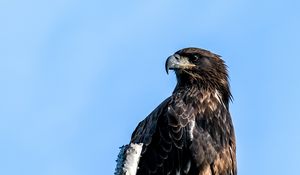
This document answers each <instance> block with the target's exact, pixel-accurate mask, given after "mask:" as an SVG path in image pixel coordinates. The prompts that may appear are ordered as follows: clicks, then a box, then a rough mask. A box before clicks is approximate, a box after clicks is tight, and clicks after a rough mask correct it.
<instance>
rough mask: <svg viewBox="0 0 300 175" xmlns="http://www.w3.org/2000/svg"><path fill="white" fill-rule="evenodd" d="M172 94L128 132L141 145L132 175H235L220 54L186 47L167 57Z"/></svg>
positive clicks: (227, 90)
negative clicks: (172, 79)
mask: <svg viewBox="0 0 300 175" xmlns="http://www.w3.org/2000/svg"><path fill="white" fill-rule="evenodd" d="M165 69H166V72H167V74H168V73H169V71H174V72H175V75H176V79H177V84H176V86H175V89H174V91H173V92H172V95H171V96H170V97H168V98H167V99H165V100H164V101H163V102H162V103H161V104H160V105H159V106H158V107H157V108H155V109H154V110H153V111H152V112H151V113H150V114H149V115H148V116H147V117H146V118H145V119H144V120H142V121H141V122H140V123H139V124H138V125H137V127H136V129H135V130H134V132H133V133H132V136H131V140H130V143H132V144H142V145H143V146H142V150H141V155H140V159H139V162H138V169H137V172H136V174H137V175H236V174H237V162H236V139H235V132H234V127H233V122H232V118H231V115H230V112H229V103H230V102H231V101H232V94H231V91H230V84H229V77H228V71H227V66H226V64H225V62H224V61H223V60H222V59H221V56H220V55H217V54H215V53H212V52H210V51H208V50H205V49H200V48H195V47H188V48H183V49H181V50H179V51H177V52H175V53H174V54H173V55H171V56H169V57H168V58H167V60H166V63H165Z"/></svg>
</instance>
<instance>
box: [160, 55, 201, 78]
mask: <svg viewBox="0 0 300 175" xmlns="http://www.w3.org/2000/svg"><path fill="white" fill-rule="evenodd" d="M195 66H196V65H195V64H192V63H190V62H189V60H188V58H187V57H182V56H180V55H178V54H174V55H171V56H169V57H168V59H167V60H166V65H165V68H166V72H167V74H169V70H176V69H190V68H192V67H195Z"/></svg>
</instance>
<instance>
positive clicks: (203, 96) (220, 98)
mask: <svg viewBox="0 0 300 175" xmlns="http://www.w3.org/2000/svg"><path fill="white" fill-rule="evenodd" d="M223 92H224V91H222V89H221V90H220V89H218V88H214V87H212V86H210V87H207V86H201V84H190V85H189V84H184V85H183V84H177V86H176V87H175V89H174V91H173V94H177V95H182V96H184V97H187V99H189V98H194V99H198V100H199V101H201V103H203V102H204V103H205V101H208V102H211V101H214V102H216V103H219V104H222V106H225V107H226V108H227V109H228V105H229V99H230V97H229V96H228V95H227V94H224V93H223Z"/></svg>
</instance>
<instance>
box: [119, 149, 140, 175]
mask: <svg viewBox="0 0 300 175" xmlns="http://www.w3.org/2000/svg"><path fill="white" fill-rule="evenodd" d="M142 148H143V144H142V143H139V144H136V143H131V144H130V145H124V146H122V147H121V148H120V149H121V150H120V153H119V155H118V159H117V166H116V169H115V175H136V172H137V169H138V165H139V160H140V157H141V152H142Z"/></svg>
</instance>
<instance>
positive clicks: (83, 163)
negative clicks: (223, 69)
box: [0, 0, 300, 175]
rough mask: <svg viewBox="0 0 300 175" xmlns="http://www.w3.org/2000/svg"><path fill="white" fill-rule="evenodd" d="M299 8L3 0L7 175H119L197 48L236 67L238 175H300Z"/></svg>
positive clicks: (256, 2) (1, 130)
mask: <svg viewBox="0 0 300 175" xmlns="http://www.w3.org/2000/svg"><path fill="white" fill-rule="evenodd" d="M299 2H300V1H296V0H294V1H292V0H285V1H276V0H275V1H274V0H272V1H271V0H266V1H260V0H252V1H244V0H240V1H237V0H226V1H225V0H224V1H216V0H205V1H199V0H194V1H192V0H191V1H178V0H165V1H161V0H151V1H122V2H121V1H104V0H103V1H96V0H51V1H50V0H49V1H48V0H46V1H38V0H29V1H17V0H0V22H1V23H0V72H1V73H0V83H1V86H0V174H3V175H109V174H113V172H114V168H115V159H116V157H117V154H118V151H119V150H118V147H119V146H121V145H123V144H126V143H128V141H129V139H130V135H131V133H132V131H133V130H134V128H135V127H136V125H137V124H138V122H139V121H141V120H142V119H143V118H144V117H145V116H146V115H148V114H149V113H150V112H151V111H152V110H153V109H154V108H155V107H156V106H157V105H159V103H160V102H161V101H163V100H164V99H165V98H166V97H168V96H169V95H170V94H171V92H172V90H173V88H174V86H175V83H176V80H175V77H174V74H170V75H167V74H166V73H165V70H164V62H165V60H166V58H167V57H168V56H169V55H171V54H172V53H174V52H175V51H177V50H178V49H181V48H183V47H189V46H194V47H201V48H205V49H208V50H211V51H213V52H215V53H217V54H220V55H222V56H223V59H224V60H225V61H226V63H227V65H228V66H229V71H230V81H231V87H232V93H233V95H234V101H233V103H232V104H231V106H230V107H231V113H232V116H233V121H234V125H235V130H236V137H237V158H238V171H239V174H240V175H253V174H255V175H266V174H273V175H282V174H299V165H300V164H299V163H300V151H299V148H300V126H299V123H300V112H299V111H300V110H299V109H300V102H299V99H300V93H299V90H300V78H299V75H300V70H299V64H300V59H299V51H300V22H299V19H300V11H299V9H300V3H299Z"/></svg>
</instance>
